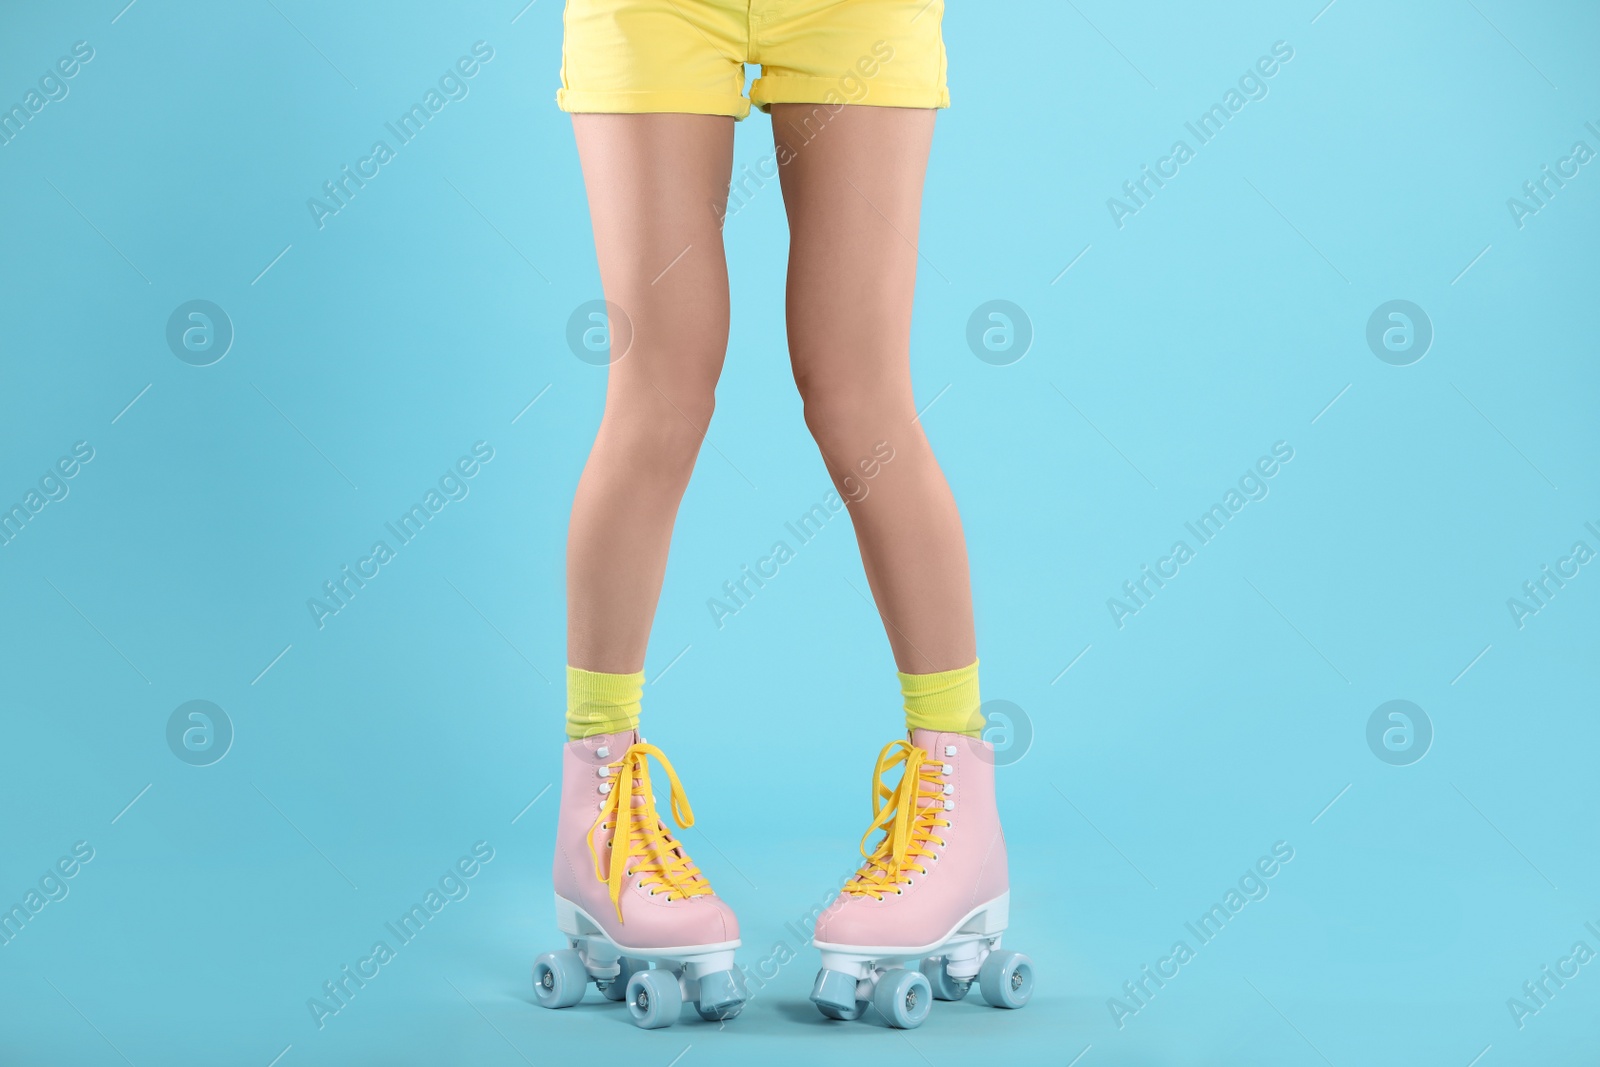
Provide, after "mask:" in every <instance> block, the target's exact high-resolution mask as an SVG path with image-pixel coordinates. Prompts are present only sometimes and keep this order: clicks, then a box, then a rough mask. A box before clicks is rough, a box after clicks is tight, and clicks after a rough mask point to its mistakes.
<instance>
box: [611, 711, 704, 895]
mask: <svg viewBox="0 0 1600 1067" xmlns="http://www.w3.org/2000/svg"><path fill="white" fill-rule="evenodd" d="M651 756H654V757H655V758H656V759H658V760H660V761H661V769H662V770H664V771H666V772H667V781H668V782H669V783H670V784H671V787H672V788H671V804H672V817H673V819H674V820H675V821H676V822H677V824H678V827H679V829H683V830H687V829H688V828H689V827H691V826H693V825H694V810H693V809H691V808H690V807H689V798H688V797H686V796H684V793H683V784H682V783H681V782H679V781H678V772H677V771H675V770H673V769H672V764H671V763H669V762H667V757H666V756H665V755H664V754H663V753H662V751H661V750H660V749H659V748H657V747H656V746H654V745H647V744H645V743H644V742H642V741H641V742H639V743H637V744H633V745H630V746H628V750H627V751H626V752H624V753H623V754H622V758H621V759H619V760H616V761H615V762H613V763H611V764H609V766H610V768H611V777H610V779H609V781H610V782H611V789H610V791H609V792H607V793H606V795H605V800H604V801H603V802H602V803H601V807H600V814H599V816H598V817H596V819H595V826H596V827H598V828H599V829H602V830H606V829H609V830H611V831H612V833H611V841H610V843H609V844H608V845H606V846H604V847H605V848H606V850H607V851H608V852H609V853H610V857H609V861H608V864H607V871H606V872H605V873H602V872H601V870H600V854H599V852H598V851H597V850H596V849H595V847H594V833H593V831H592V830H591V832H590V834H589V855H590V857H591V858H592V859H593V860H594V876H595V878H596V880H598V881H601V882H605V883H607V884H608V885H609V887H610V890H611V903H612V906H614V907H615V908H616V909H617V921H618V922H621V921H622V883H623V880H624V879H626V878H628V877H631V876H632V875H639V876H640V881H639V885H640V886H641V887H642V888H645V889H651V890H653V891H654V890H655V887H657V886H660V887H662V888H661V889H660V890H659V892H663V893H665V894H666V895H667V899H668V900H681V899H683V898H685V897H698V896H703V895H705V894H707V893H710V892H711V883H710V882H708V881H707V880H706V879H705V877H704V876H703V875H701V873H700V868H698V867H696V866H695V865H694V863H693V862H692V861H691V860H690V859H689V857H688V856H687V855H685V854H684V851H683V847H682V846H681V845H679V844H678V842H677V841H676V840H674V839H673V837H672V833H671V832H670V831H669V830H668V829H667V826H666V824H665V823H663V822H662V821H661V816H659V815H657V814H656V807H655V799H654V794H653V793H652V791H651V789H650V764H649V758H650V757H651ZM635 781H637V782H638V785H637V786H635V785H634V783H635ZM636 796H638V797H642V798H644V803H642V804H639V805H637V806H635V805H634V803H633V798H634V797H636ZM623 812H627V813H628V828H627V830H626V832H624V830H623V829H622V826H621V818H622V813H623Z"/></svg>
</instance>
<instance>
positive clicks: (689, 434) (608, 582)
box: [567, 114, 733, 674]
mask: <svg viewBox="0 0 1600 1067" xmlns="http://www.w3.org/2000/svg"><path fill="white" fill-rule="evenodd" d="M572 125H573V130H574V132H575V134H576V135H577V142H578V154H579V156H580V158H581V159H582V162H583V176H584V185H585V188H586V189H587V190H588V194H589V214H590V217H591V219H592V221H593V225H594V241H595V251H596V254H597V256H598V259H599V263H600V280H601V283H602V284H603V286H604V288H605V296H606V300H607V301H609V302H610V303H612V304H615V305H616V306H618V307H619V308H621V309H622V310H623V312H624V313H625V314H626V315H627V316H628V319H629V321H630V322H631V324H632V333H633V339H632V346H631V347H630V348H629V349H628V351H627V353H626V354H625V355H624V356H623V357H622V358H621V359H619V360H617V361H616V362H614V363H613V364H612V365H611V367H610V368H609V371H608V378H607V382H606V405H605V415H604V417H603V418H602V419H601V421H600V431H599V434H598V435H597V436H596V438H595V442H594V447H593V448H592V449H591V450H590V453H589V461H588V463H587V464H586V465H585V466H584V470H583V477H582V478H581V479H579V481H578V490H577V494H576V496H575V497H574V499H573V502H572V521H571V525H570V526H569V528H568V533H567V662H568V663H569V664H570V665H571V666H573V667H577V668H580V669H582V670H584V671H590V672H607V673H610V674H630V673H633V672H637V671H639V670H641V669H642V668H643V666H644V654H645V645H646V643H647V642H648V640H649V635H650V623H651V620H652V618H653V617H654V615H655V609H656V601H657V599H658V598H659V597H660V594H661V581H662V577H663V575H664V574H665V572H666V565H667V547H668V544H669V542H670V541H671V539H672V525H673V520H674V518H675V517H676V515H677V511H678V503H679V501H680V500H681V499H682V498H683V492H684V489H685V488H686V487H687V485H688V483H689V474H690V472H691V471H692V470H693V468H694V462H695V456H696V454H697V453H698V452H699V449H700V442H701V440H702V439H703V438H704V437H705V432H706V426H707V424H708V423H709V422H710V420H711V410H712V406H713V403H714V391H715V389H716V384H717V376H718V374H719V373H720V372H721V370H722V358H723V354H724V352H725V350H726V348H727V343H728V271H727V265H726V263H725V261H724V259H723V252H722V230H721V226H720V223H719V221H718V220H719V218H720V215H721V212H720V210H718V205H720V204H722V203H723V202H724V198H725V197H726V196H727V191H728V176H729V174H730V172H731V170H732V167H733V119H731V118H723V117H719V116H711V115H675V114H653V115H584V114H580V115H574V116H573V117H572Z"/></svg>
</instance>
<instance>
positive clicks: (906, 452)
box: [772, 104, 977, 674]
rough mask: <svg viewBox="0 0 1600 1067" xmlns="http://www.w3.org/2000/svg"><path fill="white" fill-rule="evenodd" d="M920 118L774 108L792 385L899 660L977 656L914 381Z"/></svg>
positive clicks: (916, 663) (957, 528) (874, 111)
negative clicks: (785, 232)
mask: <svg viewBox="0 0 1600 1067" xmlns="http://www.w3.org/2000/svg"><path fill="white" fill-rule="evenodd" d="M933 116H934V113H933V111H931V110H919V109H910V108H889V107H854V106H845V107H843V108H841V109H840V110H838V111H837V112H836V113H833V114H829V112H828V110H827V109H826V108H823V107H819V106H818V105H814V104H774V105H773V106H772V129H773V137H774V139H775V140H776V141H777V143H778V158H779V159H780V160H782V161H783V165H782V167H781V172H782V183H783V199H784V204H785V206H786V208H787V210H788V214H789V230H790V242H789V282H788V325H789V353H790V358H791V360H792V362H793V365H794V378H795V384H796V385H798V386H799V389H800V395H801V397H802V399H803V400H804V402H805V419H806V425H807V426H808V427H809V428H810V430H811V433H812V436H813V437H814V438H815V439H816V442H817V447H818V448H819V449H820V450H821V452H822V458H823V461H824V463H826V464H827V467H828V473H829V475H830V476H831V477H832V478H833V481H834V485H835V486H836V487H837V488H838V490H839V493H840V495H841V496H842V497H843V498H844V499H845V500H850V501H854V502H853V503H852V504H851V506H850V517H851V521H852V522H853V523H854V524H855V531H856V539H857V541H858V542H859V543H860V546H861V559H862V563H863V565H864V566H865V568H866V572H867V581H868V583H869V584H870V585H871V587H872V595H873V598H874V600H875V601H876V602H877V605H878V612H879V614H880V615H881V616H882V617H883V622H884V627H885V629H886V631H887V632H888V636H889V644H890V647H891V648H893V650H894V658H895V663H896V664H897V665H898V666H899V668H900V670H901V671H902V672H904V673H905V674H929V673H934V672H944V671H950V670H954V669H956V668H964V667H967V666H968V665H969V664H972V663H973V662H974V661H975V660H976V658H977V645H976V639H975V637H974V635H973V622H972V594H971V589H970V585H969V581H968V574H967V549H966V542H965V539H964V538H963V537H962V533H961V517H960V515H959V514H958V513H957V511H956V503H955V499H954V497H952V496H951V494H950V488H949V486H948V485H946V484H945V480H944V475H943V474H942V473H941V472H940V470H939V464H938V461H937V460H935V459H934V456H933V451H932V449H931V448H930V447H929V446H928V440H927V438H926V437H925V436H924V435H923V432H922V425H921V423H919V422H917V421H915V420H916V414H917V411H916V404H915V401H914V400H913V398H912V393H911V370H910V335H911V303H912V293H913V290H914V289H915V287H916V277H917V249H916V242H917V224H918V217H919V215H920V213H921V208H922V179H923V174H924V171H925V170H926V168H927V162H928V149H929V145H930V143H931V141H932V138H933ZM880 442H887V449H884V450H882V451H883V452H887V450H888V449H892V450H893V452H892V454H893V459H891V460H890V461H889V462H887V463H882V462H877V461H878V459H879V456H880V455H881V454H882V452H875V449H878V448H879V443H880ZM863 461H865V462H866V463H867V466H866V467H865V468H863V467H862V465H861V464H862V463H863ZM874 469H876V473H875V474H874V475H873V476H872V477H871V478H867V477H865V476H864V475H865V471H871V470H874ZM863 494H864V495H863Z"/></svg>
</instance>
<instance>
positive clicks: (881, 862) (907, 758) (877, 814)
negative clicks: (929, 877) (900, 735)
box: [844, 741, 950, 900]
mask: <svg viewBox="0 0 1600 1067" xmlns="http://www.w3.org/2000/svg"><path fill="white" fill-rule="evenodd" d="M901 764H904V766H905V769H904V770H903V771H902V772H901V774H900V781H899V782H897V783H896V784H895V787H894V788H893V789H890V788H889V787H888V786H887V785H885V784H884V780H885V778H886V777H887V776H888V775H889V773H890V772H891V771H893V770H894V768H895V767H896V766H899V765H901ZM943 769H944V764H943V763H941V762H939V761H937V760H930V759H929V758H928V753H927V752H925V751H923V750H922V749H920V748H918V747H916V746H915V745H913V744H912V743H911V742H909V741H891V742H889V744H887V745H885V746H883V751H882V752H879V753H878V765H877V767H876V768H875V769H874V771H873V774H872V825H871V826H869V827H867V832H866V833H864V834H862V835H861V855H863V856H864V857H866V860H867V862H866V863H864V864H862V866H861V869H860V870H859V871H857V872H856V875H855V877H854V878H852V879H851V880H850V881H849V882H848V883H846V884H845V887H844V891H845V892H846V893H849V894H850V895H852V896H858V897H864V896H870V897H872V898H873V899H875V900H882V899H883V897H884V894H886V893H898V892H899V891H900V889H899V886H900V885H901V883H902V882H907V881H909V878H908V877H907V876H908V875H909V874H910V873H913V872H914V873H917V874H927V873H928V869H927V868H926V867H924V866H923V865H922V864H921V863H918V862H917V860H918V859H919V858H921V859H933V858H934V855H935V853H934V852H933V850H932V849H931V848H929V847H928V846H929V844H930V843H931V842H933V841H934V840H937V841H938V842H939V844H940V845H941V846H942V845H943V844H944V839H943V838H941V837H936V835H935V834H934V832H933V831H934V829H935V828H936V827H941V826H949V825H950V820H948V819H946V818H944V817H943V816H944V810H945V808H944V799H943V796H942V793H943V788H942V786H941V784H940V782H939V777H940V774H941V772H942V771H943ZM924 782H926V783H928V784H930V785H932V786H933V787H934V788H933V789H932V790H931V791H925V790H924V789H923V788H922V785H923V783H924ZM878 830H882V831H883V840H882V841H879V842H878V844H877V847H876V848H874V849H873V850H872V851H871V852H868V851H867V838H869V837H871V836H872V835H873V834H874V833H875V832H877V831H878Z"/></svg>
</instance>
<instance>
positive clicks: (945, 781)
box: [772, 105, 1031, 1026]
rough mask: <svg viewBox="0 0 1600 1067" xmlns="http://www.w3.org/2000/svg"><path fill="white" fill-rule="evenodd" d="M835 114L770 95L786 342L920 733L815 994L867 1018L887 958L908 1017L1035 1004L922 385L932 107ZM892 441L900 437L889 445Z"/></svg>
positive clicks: (885, 978)
mask: <svg viewBox="0 0 1600 1067" xmlns="http://www.w3.org/2000/svg"><path fill="white" fill-rule="evenodd" d="M827 114H828V113H827V111H826V110H825V109H819V108H815V107H813V106H811V105H788V106H780V105H773V108H772V117H773V130H774V131H775V136H776V137H777V138H778V141H779V144H780V145H783V146H784V147H782V148H780V150H779V158H780V159H782V160H786V162H785V163H784V164H783V168H782V173H783V194H784V200H785V202H786V203H787V205H788V209H789V229H790V233H791V243H790V254H789V314H788V318H789V349H790V353H791V357H792V359H793V361H794V375H795V381H796V383H797V384H798V385H799V387H800V392H801V395H802V396H803V398H804V400H805V413H806V424H807V425H808V426H809V427H810V428H811V433H812V435H813V436H814V437H815V438H816V441H817V446H818V447H819V448H820V449H821V450H822V454H823V458H824V461H825V462H826V463H827V465H828V471H829V473H830V474H831V475H832V477H833V480H834V483H835V485H836V486H837V487H838V489H839V492H840V495H842V496H843V497H844V498H845V499H847V500H853V501H854V502H853V503H852V504H851V506H850V516H851V521H852V522H854V524H855V530H856V538H857V540H858V541H859V542H860V543H861V556H862V561H863V563H864V564H865V566H866V571H867V579H868V581H869V582H871V584H872V593H873V596H874V598H875V599H876V601H877V604H878V611H879V613H880V614H881V615H882V616H883V622H884V627H885V629H886V630H887V631H888V635H889V643H890V644H891V646H893V649H894V656H895V661H896V663H897V664H898V665H899V667H900V684H901V692H902V694H903V696H904V698H905V711H906V727H907V736H906V738H905V740H896V741H892V742H890V744H889V745H887V746H885V748H884V749H883V750H882V751H881V752H880V753H879V756H878V764H877V769H876V771H875V774H874V778H873V783H872V795H873V808H874V811H875V812H877V813H878V818H877V819H875V820H874V823H873V829H874V830H877V829H881V830H882V831H883V836H882V837H881V838H880V839H879V840H878V841H877V843H876V844H875V845H874V847H873V850H872V853H871V855H870V856H869V857H868V859H867V860H866V862H865V863H864V864H862V866H861V867H860V868H859V869H858V871H857V873H856V875H855V877H853V878H852V879H851V880H850V881H849V882H848V883H846V885H845V886H844V888H843V890H842V891H841V893H840V896H839V899H837V900H836V901H835V902H834V903H833V904H832V905H831V906H830V907H829V908H828V909H827V910H826V911H824V912H823V913H822V914H821V915H820V916H819V917H818V918H817V922H816V927H815V930H814V943H815V944H816V945H817V947H818V948H819V949H820V950H821V952H822V970H821V972H820V973H819V974H818V975H817V980H816V983H815V985H814V986H813V987H812V992H811V999H812V1000H813V1001H814V1002H815V1003H816V1004H817V1006H818V1007H819V1008H821V1010H822V1011H823V1012H824V1013H825V1014H828V1015H831V1016H833V1017H835V1018H851V1017H853V1014H852V1013H854V1012H858V1011H859V1007H860V1002H859V1001H858V1000H857V997H858V996H859V994H860V989H861V987H860V984H859V982H858V980H857V978H858V976H859V975H860V974H862V973H863V971H864V970H866V972H867V973H869V974H872V975H879V974H880V973H881V977H879V978H878V979H877V981H876V982H875V984H874V987H873V994H872V1001H873V1003H874V1005H875V1006H876V1007H877V1009H878V1011H879V1013H880V1014H882V1015H884V1017H885V1018H887V1019H889V1020H890V1021H891V1023H892V1024H893V1025H896V1026H914V1025H916V1023H917V1021H920V1016H919V1015H918V1012H919V1011H920V1012H921V1013H923V1014H925V1013H926V1011H927V1004H928V999H929V997H930V996H931V995H937V996H939V997H940V998H942V999H948V1000H955V999H960V998H961V997H962V996H963V995H964V994H965V993H966V991H967V989H968V988H969V987H970V986H971V985H972V984H973V983H974V982H975V981H976V982H977V983H978V984H979V986H980V989H981V990H982V992H983V995H984V996H985V998H986V999H988V1000H989V1002H990V1003H991V1004H1001V1003H1005V1004H1006V1005H1007V1006H1010V1007H1016V1006H1018V1005H1020V1004H1021V1003H1025V1002H1026V1000H1027V995H1028V990H1030V989H1031V985H1029V984H1028V983H1029V982H1031V969H1030V968H1031V964H1029V963H1028V961H1027V958H1026V957H1024V956H1020V955H1015V954H996V953H994V952H993V951H991V950H992V949H993V948H994V947H995V941H996V940H998V937H999V935H1000V933H1001V932H1002V931H1003V930H1004V929H1005V926H1006V920H1007V914H1008V908H1009V900H1010V895H1009V885H1010V883H1009V880H1008V872H1007V857H1006V844H1005V836H1004V835H1003V834H1002V833H1001V830H1000V815H999V809H998V806H997V804H996V802H995V789H994V761H995V757H994V749H993V747H992V746H990V745H989V744H988V743H986V742H985V741H983V740H982V739H981V737H980V736H979V735H980V734H981V730H982V726H983V720H982V716H981V715H980V713H979V695H978V665H977V652H976V645H975V640H974V637H973V623H972V598H971V592H970V588H969V584H968V577H967V553H966V544H965V540H964V538H963V537H962V534H961V519H960V516H959V515H958V514H957V513H956V505H955V501H954V500H953V499H952V498H951V495H950V489H949V487H948V486H947V485H946V484H945V480H944V476H943V475H942V474H941V473H940V471H939V465H938V463H937V462H935V460H934V458H933V453H932V451H931V450H930V449H929V447H928V442H927V439H926V438H925V437H924V436H923V433H922V427H921V425H920V424H919V423H918V422H916V421H915V419H916V408H915V404H914V402H913V400H912V395H911V374H910V369H909V364H910V359H909V348H910V333H911V303H912V290H913V288H914V286H915V282H916V268H917V251H916V242H917V221H918V215H919V213H920V208H921V202H922V178H923V171H924V169H925V168H926V165H927V160H928V148H929V144H930V141H931V139H932V135H933V112H932V111H922V110H911V109H900V108H888V107H868V106H857V107H852V106H845V107H844V108H842V109H840V110H839V111H838V112H837V113H836V114H833V115H831V116H829V117H827V118H826V120H825V121H820V122H819V116H826V115H827ZM808 119H809V120H810V126H809V128H808V127H807V125H806V121H807V120H808ZM880 441H881V442H887V446H888V448H892V449H893V458H892V459H890V460H889V461H888V462H882V461H881V460H880V459H879V451H878V442H880ZM885 451H886V450H885ZM863 460H866V461H867V464H866V466H865V467H863V466H862V461H863ZM874 461H877V462H876V463H875V462H874ZM874 472H875V473H874ZM869 475H870V477H869ZM897 771H898V776H897V777H896V772H897ZM880 805H881V807H880ZM960 931H969V932H968V933H966V934H965V935H962V934H961V933H960ZM930 945H933V946H937V947H936V948H935V949H934V950H933V951H931V952H930V951H927V950H926V947H927V946H930ZM912 951H914V952H916V953H917V954H918V955H925V956H930V957H942V959H939V960H938V961H937V962H936V963H935V965H934V968H933V970H932V973H931V974H930V973H929V967H928V966H927V965H926V964H924V966H923V967H921V968H919V969H918V970H917V971H915V972H912V971H911V970H909V969H903V970H888V971H883V972H880V971H879V968H880V967H881V966H882V965H883V963H884V962H885V958H886V957H887V958H888V959H890V960H892V959H893V958H894V957H895V956H897V955H899V954H902V953H908V952H912ZM985 975H987V977H984V976H985ZM1018 975H1021V976H1022V977H1021V978H1020V979H1018V978H1017V976H1018ZM935 980H937V982H938V986H937V987H936V988H935V987H934V986H933V984H932V983H933V982H934V981H935ZM1014 983H1015V984H1014ZM919 986H920V988H919Z"/></svg>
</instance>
